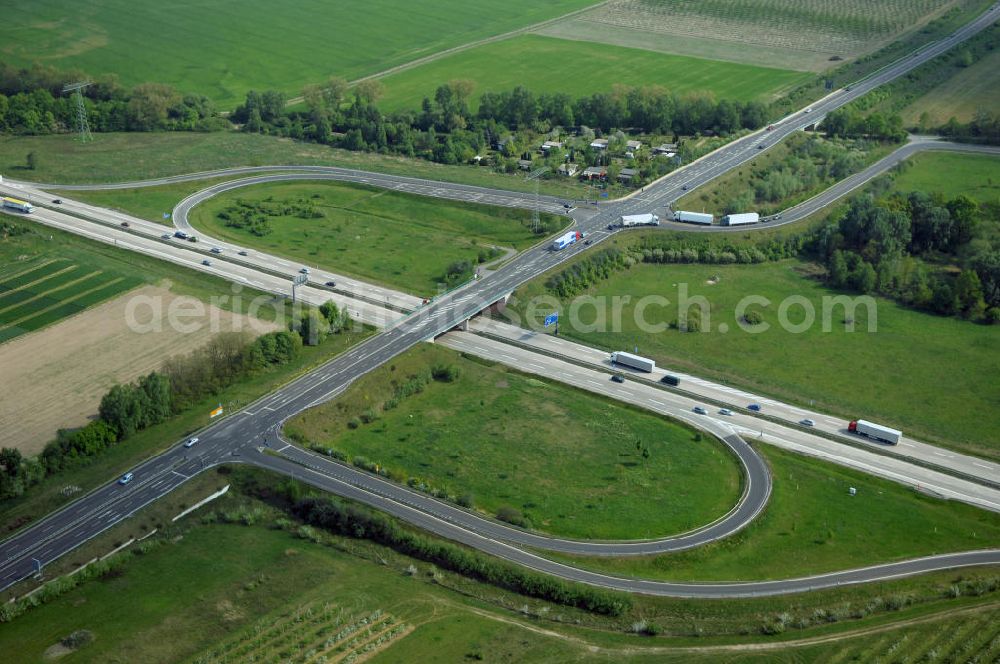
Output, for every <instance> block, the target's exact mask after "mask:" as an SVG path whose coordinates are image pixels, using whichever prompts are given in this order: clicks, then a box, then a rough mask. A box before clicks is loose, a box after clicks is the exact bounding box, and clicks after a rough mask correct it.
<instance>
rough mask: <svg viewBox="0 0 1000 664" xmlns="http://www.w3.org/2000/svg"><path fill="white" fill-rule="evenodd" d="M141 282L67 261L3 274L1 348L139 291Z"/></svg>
mask: <svg viewBox="0 0 1000 664" xmlns="http://www.w3.org/2000/svg"><path fill="white" fill-rule="evenodd" d="M140 283H142V281H141V280H140V279H139V278H138V277H134V276H125V275H122V274H119V273H117V272H115V271H113V270H106V269H104V268H102V267H101V266H99V265H98V264H96V263H90V264H87V263H81V262H77V261H71V260H66V259H54V260H53V259H48V260H35V261H24V262H16V263H13V264H7V265H4V266H3V267H2V268H0V343H3V342H4V341H7V340H9V339H13V338H14V337H16V336H19V335H21V334H25V333H27V332H32V331H34V330H37V329H39V328H42V327H45V326H46V325H51V324H52V323H57V322H59V321H60V320H62V319H63V318H66V317H67V316H72V315H73V314H76V313H79V312H81V311H83V310H84V309H87V308H88V307H91V306H93V305H95V304H99V303H100V302H104V301H105V300H109V299H111V298H113V297H114V296H116V295H118V294H119V293H123V292H125V291H127V290H130V289H132V288H134V287H135V286H138V285H139V284H140Z"/></svg>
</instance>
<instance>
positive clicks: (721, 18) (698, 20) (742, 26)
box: [540, 0, 985, 71]
mask: <svg viewBox="0 0 1000 664" xmlns="http://www.w3.org/2000/svg"><path fill="white" fill-rule="evenodd" d="M984 4H985V3H982V2H977V1H976V0H875V1H874V2H872V1H866V0H834V2H822V1H821V0H765V1H763V2H762V1H761V0H708V1H702V0H679V1H676V2H663V1H661V0H612V1H611V2H607V3H604V4H602V5H601V6H599V7H596V8H594V9H592V10H590V11H587V12H583V13H581V14H579V15H576V16H572V17H569V18H567V19H565V20H563V21H559V22H556V23H554V24H552V25H550V26H546V27H545V28H543V29H542V30H540V32H541V33H542V34H546V35H551V36H554V37H562V38H565V39H578V40H582V41H596V42H604V43H609V44H617V45H620V46H634V47H638V48H646V49H650V50H658V51H664V52H668V53H683V54H686V55H692V56H697V57H703V58H711V59H716V60H731V61H734V62H744V63H748V64H756V65H765V66H770V67H779V68H782V69H795V70H799V71H822V70H823V69H825V68H827V67H830V66H831V65H835V64H837V61H836V60H832V58H841V59H845V60H850V59H854V58H857V57H859V56H862V55H865V54H867V53H870V52H872V51H874V50H875V49H877V48H878V47H880V46H882V45H884V44H886V43H888V42H890V41H892V40H893V39H895V38H897V37H899V36H900V35H902V34H904V33H906V32H909V31H912V30H914V29H915V28H917V27H919V26H921V25H923V24H924V23H926V22H928V21H929V20H931V19H933V18H935V17H937V16H940V15H941V14H942V13H944V12H945V11H947V10H949V9H952V8H954V7H959V8H962V9H967V8H975V7H978V6H981V5H984Z"/></svg>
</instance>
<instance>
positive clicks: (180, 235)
mask: <svg viewBox="0 0 1000 664" xmlns="http://www.w3.org/2000/svg"><path fill="white" fill-rule="evenodd" d="M174 237H175V238H178V239H181V240H186V239H187V237H188V234H187V233H185V232H184V231H175V232H174Z"/></svg>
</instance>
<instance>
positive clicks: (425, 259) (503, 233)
mask: <svg viewBox="0 0 1000 664" xmlns="http://www.w3.org/2000/svg"><path fill="white" fill-rule="evenodd" d="M270 198H273V199H274V200H276V201H307V202H308V203H309V204H310V205H312V206H314V209H315V210H316V211H317V213H319V214H321V215H322V216H321V217H319V218H315V219H302V218H299V217H296V216H293V215H287V216H281V217H272V218H270V222H269V223H270V226H271V228H272V229H273V231H272V232H271V233H270V234H268V235H265V236H263V237H259V236H257V235H254V234H253V233H251V232H250V231H249V230H247V229H244V228H233V227H230V226H227V225H226V222H225V221H224V220H222V219H221V218H219V217H218V214H219V212H220V211H223V210H225V209H226V208H228V207H229V206H232V205H233V204H234V203H235V202H236V201H238V200H244V201H248V202H260V201H265V200H267V199H270ZM191 223H192V225H194V226H195V227H196V228H198V229H199V230H201V231H203V232H205V233H207V234H208V235H211V236H212V237H218V238H224V239H226V240H230V241H232V242H236V243H240V244H244V245H246V246H248V247H253V248H256V249H260V250H262V251H267V252H270V253H273V254H277V255H281V256H286V257H288V258H292V259H297V260H300V261H302V262H303V263H305V264H306V265H310V266H314V267H323V268H326V269H330V270H334V271H339V272H343V273H346V274H350V275H353V276H356V277H358V278H361V279H367V280H369V281H375V282H379V283H383V284H386V285H390V286H393V287H396V288H399V289H401V290H404V291H407V292H410V293H414V294H418V295H423V296H427V297H429V296H432V295H434V294H435V293H436V292H437V288H438V284H439V283H443V282H444V281H445V272H446V270H447V269H448V266H449V265H451V264H452V263H454V262H456V261H462V260H471V261H473V262H475V261H476V259H477V255H478V253H479V252H480V251H482V250H483V249H484V248H488V247H490V246H493V245H500V246H503V247H513V248H516V249H523V248H525V247H527V246H530V245H532V244H535V243H536V242H539V241H541V240H542V239H543V238H542V236H540V235H535V234H534V233H533V232H532V230H531V213H530V212H528V211H525V210H514V209H510V208H496V207H489V206H484V205H476V204H471V203H461V202H456V201H443V200H437V199H434V198H428V197H426V196H416V195H413V194H404V193H399V192H395V191H386V190H384V189H376V188H372V187H365V186H360V185H351V184H344V183H339V182H303V183H272V184H264V185H259V186H258V185H255V186H253V187H246V188H243V189H238V190H234V191H231V192H227V193H225V194H222V195H220V196H217V197H215V198H213V199H211V200H209V201H206V202H205V203H203V204H202V205H200V206H198V207H197V208H195V209H194V210H193V211H192V214H191ZM545 223H546V224H547V225H548V226H549V227H550V229H551V230H553V231H554V230H556V229H558V228H561V227H562V226H563V225H565V220H563V219H559V218H557V217H553V216H551V215H545Z"/></svg>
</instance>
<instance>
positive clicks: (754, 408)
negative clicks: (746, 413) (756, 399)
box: [747, 403, 761, 413]
mask: <svg viewBox="0 0 1000 664" xmlns="http://www.w3.org/2000/svg"><path fill="white" fill-rule="evenodd" d="M747 410H752V411H753V412H755V413H759V412H760V411H761V407H760V404H759V403H752V404H750V405H749V406H747Z"/></svg>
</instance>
